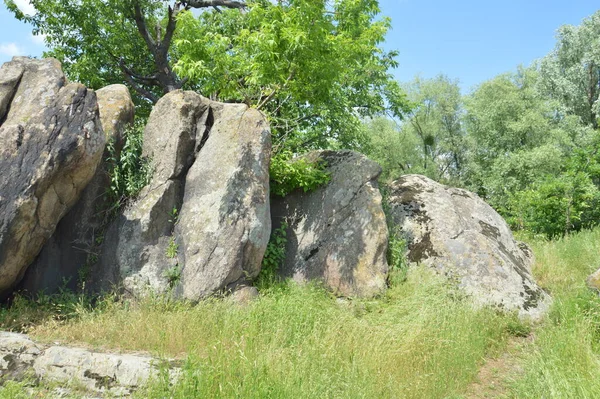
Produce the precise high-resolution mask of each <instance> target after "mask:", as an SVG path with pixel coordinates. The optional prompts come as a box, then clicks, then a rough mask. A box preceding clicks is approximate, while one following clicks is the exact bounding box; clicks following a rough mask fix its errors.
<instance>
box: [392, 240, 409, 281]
mask: <svg viewBox="0 0 600 399" xmlns="http://www.w3.org/2000/svg"><path fill="white" fill-rule="evenodd" d="M406 253H407V246H406V240H405V239H404V238H402V237H401V236H400V235H398V234H395V233H391V234H390V237H389V241H388V252H387V261H388V265H389V267H390V271H389V275H388V284H389V285H392V286H393V285H396V284H400V283H402V282H404V281H405V280H406V276H407V273H408V261H407V259H406Z"/></svg>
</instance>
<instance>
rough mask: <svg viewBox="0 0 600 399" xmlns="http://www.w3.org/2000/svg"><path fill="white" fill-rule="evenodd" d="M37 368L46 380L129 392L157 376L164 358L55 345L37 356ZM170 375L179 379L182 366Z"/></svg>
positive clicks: (34, 366) (123, 393)
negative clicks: (156, 358) (99, 351)
mask: <svg viewBox="0 0 600 399" xmlns="http://www.w3.org/2000/svg"><path fill="white" fill-rule="evenodd" d="M166 367H169V365H168V364H167V365H166ZM33 369H34V370H35V374H36V376H37V377H39V378H40V379H42V380H46V381H54V382H59V383H65V382H69V383H71V382H76V383H77V384H79V385H80V386H83V387H85V388H86V389H87V390H90V391H101V392H103V391H107V392H110V393H111V394H113V395H114V394H117V395H126V394H129V393H131V392H132V391H135V390H136V389H138V388H139V387H142V386H144V385H145V384H146V383H148V382H149V381H150V380H151V379H153V378H157V377H158V375H159V369H160V362H158V361H156V360H155V359H152V358H151V357H147V356H137V355H127V354H110V353H95V352H90V351H88V350H85V349H80V348H67V347H64V346H52V347H50V348H48V349H46V350H44V351H43V352H42V353H41V354H40V355H39V356H37V358H36V359H35V361H34V363H33ZM170 375H171V380H172V381H176V379H177V377H178V375H179V370H178V369H173V370H170Z"/></svg>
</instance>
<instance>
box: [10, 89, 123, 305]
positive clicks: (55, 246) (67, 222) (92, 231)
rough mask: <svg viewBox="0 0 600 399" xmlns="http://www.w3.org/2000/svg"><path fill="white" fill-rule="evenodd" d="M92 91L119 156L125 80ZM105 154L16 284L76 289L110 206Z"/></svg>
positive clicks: (91, 259)
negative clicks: (73, 203) (70, 207)
mask: <svg viewBox="0 0 600 399" xmlns="http://www.w3.org/2000/svg"><path fill="white" fill-rule="evenodd" d="M96 95H97V99H98V108H99V111H100V121H101V125H102V129H103V130H104V134H105V135H106V140H107V142H109V141H112V143H113V146H114V154H113V155H115V156H118V155H119V149H120V148H122V147H123V141H124V137H125V130H126V128H127V127H128V126H129V125H131V124H132V123H133V119H134V105H133V101H132V100H131V96H130V95H129V90H128V89H127V87H126V86H124V85H111V86H107V87H105V88H103V89H100V90H98V91H96ZM108 156H109V154H108V151H107V150H105V151H104V155H103V157H102V158H103V159H102V161H101V163H100V165H99V166H98V168H97V170H96V173H95V174H94V177H93V178H92V180H91V181H90V182H89V183H88V185H87V187H86V188H85V190H84V191H83V193H82V194H81V198H80V199H79V201H78V202H77V203H76V204H75V206H73V208H72V209H71V210H70V211H69V212H68V213H67V214H66V215H65V216H64V218H63V219H62V220H61V221H60V222H59V223H58V225H57V227H56V230H55V232H54V234H53V235H52V237H50V239H49V240H48V242H46V244H45V245H44V247H43V249H42V251H41V252H40V254H39V255H38V257H37V258H36V259H35V261H34V262H33V263H32V264H31V265H30V266H29V268H28V269H27V272H26V273H25V276H24V277H23V281H22V283H21V285H20V288H22V289H24V290H25V291H26V292H28V293H30V294H35V293H38V292H41V291H43V292H44V293H46V294H52V293H55V292H57V291H58V290H59V289H60V288H63V287H66V288H69V289H72V290H75V289H77V288H78V284H79V283H80V281H79V280H83V279H84V277H85V273H86V272H87V269H88V268H90V267H91V266H92V265H93V263H94V260H95V259H96V258H97V251H98V242H99V241H100V240H101V238H102V233H103V232H102V229H103V228H104V224H105V223H106V221H107V214H106V212H107V210H108V208H109V207H110V205H111V204H108V203H106V192H107V191H108V190H109V187H110V178H109V175H108V163H107V162H106V159H107V157H108Z"/></svg>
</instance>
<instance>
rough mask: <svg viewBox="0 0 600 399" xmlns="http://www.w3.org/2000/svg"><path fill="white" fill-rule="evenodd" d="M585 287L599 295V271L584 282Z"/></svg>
mask: <svg viewBox="0 0 600 399" xmlns="http://www.w3.org/2000/svg"><path fill="white" fill-rule="evenodd" d="M586 283H587V286H588V288H589V289H590V290H592V291H595V292H597V293H599V294H600V269H598V270H596V271H595V272H594V273H592V274H591V275H590V276H589V277H588V278H587V280H586Z"/></svg>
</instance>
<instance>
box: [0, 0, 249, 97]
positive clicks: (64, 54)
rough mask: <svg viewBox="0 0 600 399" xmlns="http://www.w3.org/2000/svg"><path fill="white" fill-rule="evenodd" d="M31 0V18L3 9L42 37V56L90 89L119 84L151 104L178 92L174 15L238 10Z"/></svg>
mask: <svg viewBox="0 0 600 399" xmlns="http://www.w3.org/2000/svg"><path fill="white" fill-rule="evenodd" d="M168 3H170V2H169V1H165V0H125V1H118V0H81V1H77V2H75V1H73V2H70V1H63V0H31V4H32V5H33V6H34V7H35V9H36V10H37V13H36V14H35V15H25V14H23V13H22V12H21V10H20V9H19V8H18V7H17V6H16V4H15V3H14V1H13V0H5V4H6V6H7V7H8V9H9V10H10V11H12V12H13V13H14V14H15V16H16V17H17V18H18V19H19V20H23V21H25V22H28V23H31V24H32V25H33V27H34V34H44V35H46V42H47V44H48V46H49V47H50V48H51V51H50V52H48V53H47V54H46V55H47V56H53V57H56V58H58V59H59V60H60V61H61V62H62V63H63V67H64V69H65V71H66V72H67V74H68V75H69V76H70V77H71V78H72V79H75V80H78V81H81V82H83V83H85V84H88V85H90V86H91V87H93V88H99V87H98V86H102V85H106V84H108V83H114V82H120V81H123V80H125V81H126V82H127V83H128V85H129V86H130V87H131V88H133V89H134V90H135V91H136V92H137V93H138V94H139V95H140V96H141V97H143V98H144V99H146V100H149V101H151V102H152V103H155V102H156V101H157V100H158V98H159V97H160V96H161V95H162V94H166V93H168V92H170V91H172V90H176V89H179V88H181V87H183V85H184V84H185V81H184V80H182V79H180V78H179V77H178V76H177V75H176V74H175V73H174V72H173V68H172V56H173V54H172V52H171V44H172V40H173V36H174V34H175V30H176V28H177V16H178V14H179V13H180V11H184V10H189V9H191V8H200V9H202V8H208V7H214V8H217V9H218V7H227V8H237V9H241V8H244V7H246V4H245V3H244V2H240V1H234V0H189V1H177V2H174V3H173V4H172V5H170V4H168Z"/></svg>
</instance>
